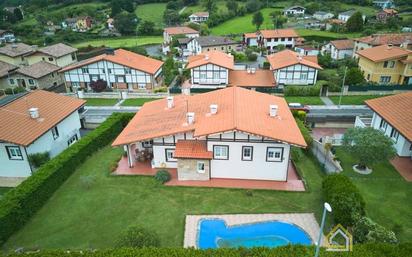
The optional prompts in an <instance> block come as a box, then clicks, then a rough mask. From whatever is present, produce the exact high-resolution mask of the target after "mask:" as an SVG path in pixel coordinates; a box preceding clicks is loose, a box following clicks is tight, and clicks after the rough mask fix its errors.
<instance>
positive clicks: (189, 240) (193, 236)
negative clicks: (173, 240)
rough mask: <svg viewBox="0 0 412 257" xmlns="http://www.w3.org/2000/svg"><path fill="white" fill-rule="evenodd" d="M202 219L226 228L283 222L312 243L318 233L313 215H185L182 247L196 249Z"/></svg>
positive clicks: (317, 225)
mask: <svg viewBox="0 0 412 257" xmlns="http://www.w3.org/2000/svg"><path fill="white" fill-rule="evenodd" d="M202 219H222V220H224V221H225V222H226V225H227V226H234V225H241V224H248V223H256V222H263V221H283V222H287V223H291V224H294V225H297V226H299V227H300V228H301V229H303V230H304V231H306V233H307V234H308V235H309V236H310V238H311V240H312V242H313V243H314V242H317V240H318V236H319V231H320V227H319V224H318V222H317V221H316V219H315V215H314V214H313V213H279V214H271V213H268V214H223V215H186V223H185V237H184V242H183V247H185V248H188V247H194V248H197V236H198V228H199V222H200V220H202ZM322 245H325V237H324V238H323V240H322Z"/></svg>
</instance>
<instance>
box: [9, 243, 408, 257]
mask: <svg viewBox="0 0 412 257" xmlns="http://www.w3.org/2000/svg"><path fill="white" fill-rule="evenodd" d="M411 252H412V244H411V243H407V244H396V245H395V244H394V245H390V244H359V245H354V247H353V251H352V252H334V251H325V250H324V249H321V252H320V257H407V256H410V253H411ZM314 253H315V248H314V246H309V247H308V246H301V245H288V246H283V247H277V248H261V247H260V248H252V249H246V248H220V249H208V250H196V249H193V248H140V249H139V248H120V249H110V250H104V251H82V252H76V251H65V250H60V251H39V252H33V253H30V254H26V253H25V254H21V253H20V254H19V253H12V254H10V255H3V256H8V257H21V256H29V257H131V256H145V257H163V256H172V257H186V256H190V257H210V256H219V257H236V256H244V257H246V256H254V257H312V256H314Z"/></svg>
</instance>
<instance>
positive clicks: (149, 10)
mask: <svg viewBox="0 0 412 257" xmlns="http://www.w3.org/2000/svg"><path fill="white" fill-rule="evenodd" d="M165 10H166V3H152V4H142V5H138V6H137V7H136V11H135V13H136V15H137V17H139V19H141V20H144V21H152V22H154V23H155V24H156V27H158V28H162V27H163V12H164V11H165Z"/></svg>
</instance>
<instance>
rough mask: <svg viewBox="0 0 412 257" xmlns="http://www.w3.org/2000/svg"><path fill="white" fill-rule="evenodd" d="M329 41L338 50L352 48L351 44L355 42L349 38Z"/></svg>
mask: <svg viewBox="0 0 412 257" xmlns="http://www.w3.org/2000/svg"><path fill="white" fill-rule="evenodd" d="M330 43H331V44H332V45H334V46H335V48H336V49H338V50H346V49H353V45H354V44H355V42H353V40H351V39H342V40H332V41H330Z"/></svg>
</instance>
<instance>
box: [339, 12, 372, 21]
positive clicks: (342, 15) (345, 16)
mask: <svg viewBox="0 0 412 257" xmlns="http://www.w3.org/2000/svg"><path fill="white" fill-rule="evenodd" d="M356 12H357V11H356V10H349V11H346V12H342V13H339V15H338V19H339V20H341V21H343V22H347V21H348V20H349V18H350V17H352V15H354V14H355V13H356ZM362 19H363V21H364V22H365V19H366V16H365V15H363V14H362Z"/></svg>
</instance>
